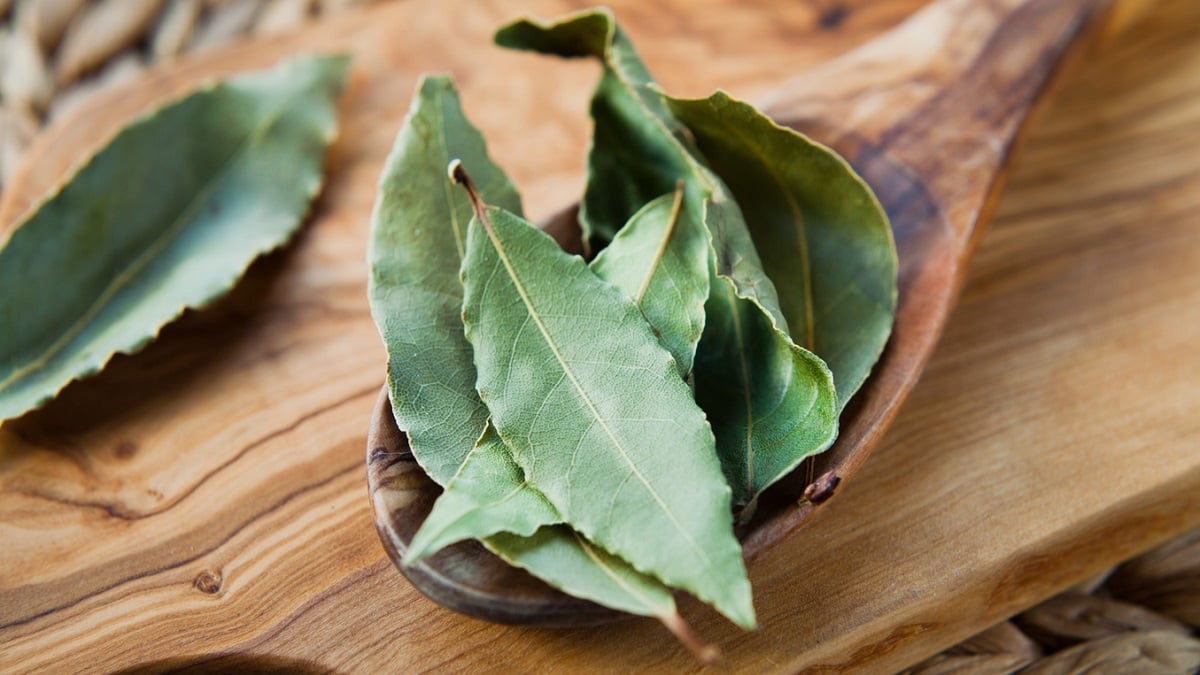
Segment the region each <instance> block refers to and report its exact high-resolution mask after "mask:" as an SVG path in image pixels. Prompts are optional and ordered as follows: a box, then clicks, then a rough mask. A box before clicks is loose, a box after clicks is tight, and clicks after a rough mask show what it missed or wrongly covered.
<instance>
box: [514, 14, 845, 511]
mask: <svg viewBox="0 0 1200 675" xmlns="http://www.w3.org/2000/svg"><path fill="white" fill-rule="evenodd" d="M497 42H498V43H500V44H502V45H505V46H510V47H522V48H527V49H533V50H536V51H540V52H546V53H552V54H560V55H563V56H581V55H591V56H597V57H599V58H602V59H604V60H605V65H606V69H605V74H604V76H603V77H602V81H601V84H600V86H598V87H597V90H596V94H595V95H594V97H593V102H592V111H593V115H596V120H595V138H594V139H593V141H592V149H591V155H590V156H589V162H590V164H589V173H588V185H587V192H588V194H596V195H597V199H601V198H602V196H603V195H608V194H616V195H617V198H616V202H617V203H626V202H628V205H627V206H626V207H625V208H629V207H631V206H632V204H633V203H634V201H636V198H640V197H638V196H636V195H634V194H633V193H628V192H626V193H622V192H621V190H620V189H619V188H620V185H621V183H622V182H637V181H642V180H646V178H645V176H657V178H654V179H653V180H650V181H649V183H648V185H649V186H650V187H651V188H656V187H659V186H660V185H661V184H662V183H664V182H667V181H679V180H683V181H684V182H685V183H686V184H687V185H688V186H689V189H688V190H686V191H685V197H686V198H685V210H686V211H688V212H690V213H703V214H704V224H705V226H706V227H707V230H708V234H709V236H710V238H711V241H710V249H711V253H710V255H711V265H712V266H713V270H714V272H715V278H712V279H711V280H710V282H709V289H710V291H709V292H710V296H709V298H708V303H707V304H706V306H705V311H706V312H708V311H710V309H712V308H715V311H717V312H720V313H721V316H720V317H718V320H717V321H715V322H712V319H711V317H710V318H706V319H705V320H706V322H712V325H711V326H706V327H705V328H704V331H705V336H704V337H701V339H700V342H699V344H698V346H697V354H696V362H697V364H700V363H704V364H706V365H705V367H706V368H713V369H714V372H713V374H712V375H711V376H707V377H706V376H703V375H701V374H700V373H697V374H696V382H697V391H696V396H697V400H698V401H699V403H700V405H701V406H702V407H703V408H704V410H705V412H706V413H708V415H709V417H710V419H712V420H714V432H715V434H716V438H717V451H718V454H719V455H720V458H721V464H722V467H723V469H724V471H725V474H726V478H727V480H729V482H730V484H731V485H732V486H733V488H734V501H735V503H736V504H738V505H739V506H745V505H751V504H753V500H754V498H755V496H757V495H758V494H759V493H760V492H761V491H762V490H763V489H765V488H766V487H767V486H769V485H770V484H771V483H773V482H774V481H776V480H778V479H779V478H781V477H782V476H783V475H785V474H786V472H787V470H789V468H791V467H795V466H797V465H798V464H799V463H800V462H801V461H802V460H803V459H804V458H806V457H809V456H811V455H813V454H815V453H818V452H821V451H822V450H824V449H826V448H828V447H829V445H830V444H831V443H832V442H833V439H834V438H835V437H836V435H837V415H836V402H837V399H836V395H835V393H834V391H833V386H834V385H833V380H832V379H831V378H830V376H829V371H828V369H826V368H824V367H822V366H821V364H819V363H818V361H819V359H816V358H814V357H813V356H812V354H809V353H807V352H805V351H804V350H801V349H797V348H796V346H795V345H794V344H792V342H791V340H790V337H789V335H788V333H787V330H788V328H787V321H786V320H785V318H784V315H783V311H782V309H781V308H780V305H779V300H778V296H777V294H776V288H775V285H774V284H773V283H772V281H771V279H770V278H769V277H768V275H767V274H766V272H765V271H764V269H763V265H762V263H761V261H760V259H759V254H758V251H757V249H756V248H755V245H754V242H753V240H752V238H751V236H750V231H749V229H748V228H747V226H746V223H745V220H744V218H743V215H742V211H741V208H740V207H739V205H738V203H737V202H736V201H735V200H734V199H733V195H732V194H731V193H730V191H729V189H728V188H727V187H726V186H725V184H724V182H723V181H722V180H721V179H720V177H718V176H717V175H716V174H714V173H713V172H712V171H711V170H710V169H709V168H708V167H707V166H705V165H704V164H703V163H702V162H701V161H700V159H699V155H700V153H699V152H698V151H697V150H696V149H695V147H694V146H693V145H692V144H691V143H690V142H689V141H688V140H687V139H688V138H689V137H690V132H687V133H683V132H681V131H680V130H683V129H686V127H684V126H683V124H682V123H681V122H680V121H679V120H678V119H677V118H676V117H675V115H674V113H673V112H671V110H670V109H669V108H668V107H667V103H666V100H665V98H664V97H663V94H662V93H661V92H660V91H659V90H658V89H657V88H656V87H655V85H654V83H653V81H652V80H651V79H650V76H649V74H648V73H647V72H646V69H645V67H644V66H643V65H642V64H641V62H640V61H639V60H638V57H637V54H636V52H634V50H633V48H632V46H631V45H630V44H629V43H628V40H627V39H626V38H624V36H623V34H622V33H621V32H620V29H619V28H617V27H616V25H615V23H614V22H613V19H612V16H611V14H609V13H608V12H607V11H606V10H592V11H588V12H582V13H579V14H574V15H569V16H567V17H566V18H564V19H562V20H560V21H558V22H554V23H549V24H544V23H537V22H532V21H529V20H522V21H517V22H514V23H512V24H509V26H507V27H505V28H501V29H500V31H499V32H498V33H497ZM601 46H603V48H601ZM597 113H599V114H597ZM614 148H616V149H615V150H614ZM602 151H603V152H602ZM606 152H607V153H612V152H620V153H621V154H620V156H619V157H616V158H614V159H613V161H612V164H611V166H609V165H607V164H605V163H604V162H597V160H596V157H597V156H600V157H605V156H607V155H605V154H604V153H606ZM585 200H586V197H585ZM592 217H595V213H592ZM619 237H620V235H618V238H619ZM614 243H615V242H614ZM610 247H611V244H610ZM606 252H607V249H605V252H602V253H601V256H604V255H605V253H606ZM730 290H732V293H730V292H729V291H730ZM731 301H732V302H734V303H735V304H736V305H738V307H737V308H736V309H735V310H733V311H729V303H730V302H731ZM755 312H757V313H758V314H760V315H762V316H761V317H756V316H753V313H755ZM735 319H739V320H735ZM652 323H653V320H652ZM656 327H658V326H656ZM749 349H755V350H756V351H755V352H754V353H751V352H749V351H747V350H749ZM831 401H832V403H833V405H834V408H835V410H834V414H832V415H830V414H829V402H831ZM805 402H810V403H811V407H809V406H808V405H805V406H804V407H803V408H793V407H791V406H798V405H801V404H802V403H805ZM789 416H791V417H792V418H794V419H797V420H801V421H803V422H805V423H807V424H811V425H813V426H812V427H811V428H806V427H800V426H797V425H796V424H793V423H791V421H790V419H789ZM760 417H765V418H764V419H760ZM748 479H749V480H748ZM752 510H753V509H752V507H751V508H749V509H747V510H745V511H744V512H743V513H744V515H749V513H751V512H752Z"/></svg>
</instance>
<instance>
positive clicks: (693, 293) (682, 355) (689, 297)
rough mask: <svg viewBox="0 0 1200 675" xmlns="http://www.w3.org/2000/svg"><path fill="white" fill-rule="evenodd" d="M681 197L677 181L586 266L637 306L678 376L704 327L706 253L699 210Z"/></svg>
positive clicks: (684, 372)
mask: <svg viewBox="0 0 1200 675" xmlns="http://www.w3.org/2000/svg"><path fill="white" fill-rule="evenodd" d="M684 201H685V200H684V187H683V184H682V183H681V184H680V185H679V186H678V187H677V188H676V189H675V192H674V194H667V195H663V196H662V197H659V198H658V199H655V200H653V201H651V202H650V203H648V204H646V205H645V206H644V207H642V209H641V210H640V211H638V212H637V213H635V214H633V216H632V217H631V218H630V219H629V223H628V224H627V225H625V226H624V227H622V228H621V230H620V231H619V232H618V233H617V236H616V237H614V238H613V241H612V243H611V244H609V245H608V246H607V247H606V248H605V249H604V250H603V251H601V252H600V254H599V255H598V256H596V259H595V260H593V261H592V263H591V268H592V271H594V272H595V273H596V274H597V275H599V276H600V278H602V279H604V280H605V281H607V282H609V283H610V284H613V285H615V286H616V287H617V288H619V289H620V290H621V292H623V293H624V294H625V296H626V297H628V298H630V299H632V300H633V302H634V304H636V305H637V306H638V307H639V308H640V309H641V310H642V314H643V315H645V317H646V320H647V321H649V322H650V325H651V327H653V328H654V333H655V335H657V336H658V338H659V341H660V342H661V343H662V345H663V347H665V348H666V349H667V351H669V352H671V356H672V357H674V359H675V363H676V365H677V366H678V367H679V374H680V376H681V377H684V378H687V377H690V375H691V372H692V362H693V360H694V359H695V356H696V343H698V342H699V341H700V335H701V333H702V332H703V331H704V302H705V299H706V298H707V297H708V253H709V252H708V234H707V231H706V230H705V228H704V220H703V218H704V216H703V213H702V212H700V213H697V212H695V211H694V210H692V209H689V208H687V207H686V206H685V204H684Z"/></svg>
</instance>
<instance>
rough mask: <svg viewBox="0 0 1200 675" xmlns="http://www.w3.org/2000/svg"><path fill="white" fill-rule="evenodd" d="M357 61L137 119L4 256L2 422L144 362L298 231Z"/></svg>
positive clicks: (235, 81) (236, 84)
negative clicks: (119, 361) (84, 381)
mask: <svg viewBox="0 0 1200 675" xmlns="http://www.w3.org/2000/svg"><path fill="white" fill-rule="evenodd" d="M347 66H348V60H347V59H346V58H344V57H309V58H302V59H296V60H293V61H290V62H288V63H285V64H283V65H280V66H278V67H276V68H273V69H271V70H268V71H264V72H260V73H253V74H249V75H243V76H240V77H236V78H231V79H229V80H227V81H224V82H219V83H217V84H214V85H212V86H210V87H207V88H205V89H202V90H200V91H198V92H196V93H194V94H192V95H190V96H187V97H186V98H183V99H181V100H179V101H177V102H175V103H172V104H169V105H167V106H165V107H163V108H161V109H159V110H158V111H156V112H154V113H152V114H150V115H148V116H146V117H144V118H142V119H140V120H138V121H136V122H134V123H132V124H131V125H130V126H128V127H126V128H125V129H124V130H123V131H121V132H120V133H119V134H117V136H116V137H115V138H113V140H112V141H110V142H109V144H108V145H107V146H105V147H104V148H103V149H102V150H100V151H99V152H98V153H97V154H96V155H95V156H94V157H92V158H91V159H90V160H89V161H88V162H87V163H86V164H85V165H84V166H83V168H81V169H80V170H79V171H78V172H77V173H76V174H75V175H74V176H72V177H71V178H70V180H69V181H68V182H67V183H66V184H65V185H63V186H62V187H61V188H60V189H59V191H58V192H57V193H56V194H54V195H53V196H51V197H50V198H49V199H47V200H46V201H45V202H44V203H42V204H41V205H40V206H39V207H38V208H37V209H36V210H35V211H34V212H33V213H32V214H31V215H29V216H28V217H27V218H26V219H25V221H24V222H23V223H22V224H21V225H20V226H19V227H18V228H17V229H16V230H15V231H14V232H13V234H12V236H11V237H10V238H9V240H8V241H7V242H6V243H5V244H4V245H3V248H2V249H0V324H2V325H3V326H4V330H3V331H0V420H3V419H7V418H11V417H14V416H17V415H20V414H21V413H23V412H25V411H27V410H29V409H31V408H34V407H36V406H38V405H40V404H42V403H44V402H45V401H47V400H49V399H50V398H52V397H53V396H54V395H55V394H56V393H57V392H58V391H59V390H60V389H62V388H63V387H64V386H65V385H66V384H67V383H69V382H70V381H72V380H74V379H76V378H79V377H83V376H85V375H89V374H92V373H95V372H97V371H98V370H100V369H101V368H102V367H103V366H104V365H105V364H106V363H107V362H108V360H109V359H110V358H111V357H112V356H113V355H114V354H116V353H118V352H132V351H135V350H137V349H139V348H140V347H142V346H143V345H145V344H146V343H147V342H149V341H150V340H151V339H153V338H154V336H155V335H157V333H158V331H159V329H160V328H161V327H162V326H163V324H165V323H167V322H169V321H171V320H172V319H174V318H175V317H177V316H179V314H181V313H182V312H183V310H184V309H186V308H189V307H201V306H204V305H206V304H208V303H209V302H211V301H213V300H214V299H216V298H217V297H218V296H220V295H221V294H223V293H225V292H226V291H227V290H229V288H231V287H232V286H233V285H234V283H235V282H236V281H237V279H238V278H239V277H241V275H242V273H243V272H244V271H245V269H246V267H247V266H248V265H249V264H250V262H251V261H252V260H254V258H256V257H258V256H259V255H260V254H262V253H264V252H266V251H269V250H272V249H274V248H277V247H279V246H280V245H282V244H283V243H284V242H285V241H287V239H288V238H289V237H290V236H291V235H292V233H293V232H295V230H296V228H297V227H298V226H299V225H300V223H301V222H302V219H303V217H304V215H305V213H306V212H307V210H308V207H309V203H310V202H311V200H312V198H313V197H314V196H315V195H316V193H317V190H318V189H319V188H320V185H321V177H322V176H321V163H322V157H323V154H324V150H325V148H326V147H327V146H328V144H329V142H330V141H331V140H332V139H333V136H334V133H335V130H336V115H335V109H334V100H335V99H336V97H337V94H338V92H339V91H340V89H341V85H342V81H343V79H344V76H345V72H346V69H347Z"/></svg>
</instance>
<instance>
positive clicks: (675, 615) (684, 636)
mask: <svg viewBox="0 0 1200 675" xmlns="http://www.w3.org/2000/svg"><path fill="white" fill-rule="evenodd" d="M658 620H659V621H661V622H662V625H664V626H666V627H667V630H669V631H671V633H672V634H674V635H675V639H677V640H679V642H680V644H682V645H683V646H684V647H687V649H688V651H690V652H691V653H692V655H693V656H695V657H696V659H697V660H698V661H700V663H703V664H704V665H706V666H715V665H717V664H718V663H721V662H722V661H723V660H724V658H723V657H722V655H721V650H720V649H718V648H717V647H716V646H714V645H710V644H707V643H705V642H704V641H703V640H701V639H700V638H699V637H698V636H697V635H696V634H695V633H694V632H692V627H691V626H689V625H688V624H687V622H686V621H684V620H683V617H681V616H679V612H675V611H672V612H669V613H666V614H660V615H658Z"/></svg>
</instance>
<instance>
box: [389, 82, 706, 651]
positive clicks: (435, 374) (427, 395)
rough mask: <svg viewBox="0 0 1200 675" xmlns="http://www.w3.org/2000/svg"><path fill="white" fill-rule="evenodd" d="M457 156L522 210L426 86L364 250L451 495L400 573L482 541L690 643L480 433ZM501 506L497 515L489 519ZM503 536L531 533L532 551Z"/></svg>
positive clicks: (492, 438) (419, 438) (482, 419)
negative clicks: (462, 271) (452, 169)
mask: <svg viewBox="0 0 1200 675" xmlns="http://www.w3.org/2000/svg"><path fill="white" fill-rule="evenodd" d="M460 157H461V158H465V159H466V160H467V161H471V162H473V163H474V165H475V166H477V167H478V172H479V174H480V175H481V176H482V177H483V178H482V183H481V188H480V189H481V190H482V193H483V195H484V196H486V197H487V198H488V199H491V200H494V201H496V202H497V203H499V204H502V205H504V206H506V207H508V208H510V209H514V210H517V211H518V212H519V210H520V198H519V196H518V195H517V192H516V189H515V188H514V187H513V185H512V183H511V181H509V179H508V178H507V176H505V174H504V172H503V171H502V170H501V169H500V168H499V167H497V166H496V165H495V164H494V163H492V161H491V159H490V158H489V157H488V154H487V147H486V144H485V142H484V139H483V136H482V135H481V134H480V133H479V131H478V129H476V128H475V127H474V125H472V124H471V122H470V121H469V120H468V119H467V118H466V116H465V114H464V113H463V110H462V106H461V103H460V101H459V97H458V93H457V91H456V90H455V88H454V84H453V82H452V81H451V80H450V78H448V77H440V76H433V77H426V78H424V79H422V81H421V82H420V83H419V84H418V87H417V93H416V95H415V96H414V98H413V104H412V106H411V108H410V111H409V113H408V115H407V116H406V118H405V120H404V123H403V125H402V128H401V130H400V132H399V133H398V134H397V137H396V142H395V144H394V146H393V148H392V150H391V153H390V154H389V155H388V159H387V161H386V163H385V167H384V170H383V174H382V175H381V177H380V184H379V191H378V195H377V198H376V202H375V205H374V208H373V211H372V216H371V224H372V227H371V239H370V242H369V244H368V259H369V261H370V266H371V273H370V282H369V298H370V304H371V313H372V316H373V317H374V318H375V321H376V324H377V326H378V327H379V331H380V334H381V336H382V338H383V340H384V343H385V345H386V347H387V352H388V390H389V395H390V397H391V401H392V409H393V414H394V415H395V418H396V421H397V423H398V425H399V426H400V427H401V428H402V429H404V430H405V432H406V433H407V434H408V437H409V443H410V447H412V448H413V451H414V455H415V456H416V457H417V459H418V462H419V463H420V464H421V465H422V467H423V468H425V470H426V472H427V473H428V474H429V475H430V477H431V478H433V480H434V481H436V482H438V483H439V484H441V485H444V486H445V487H446V489H445V491H444V492H443V493H442V495H441V496H440V497H439V499H438V500H437V502H436V503H435V505H434V509H433V511H432V512H431V513H430V515H429V516H428V517H427V518H426V520H425V522H424V523H422V526H421V528H420V529H419V530H418V532H417V534H416V536H414V538H413V541H412V542H411V547H410V550H409V553H408V556H409V557H408V558H407V559H406V561H405V562H406V563H407V564H413V563H415V562H416V561H417V560H418V559H419V558H420V556H421V555H422V554H428V553H432V552H433V551H436V550H437V549H438V548H440V547H442V546H445V545H448V544H450V543H452V542H453V541H457V540H460V539H462V538H481V539H482V542H483V544H484V546H486V547H487V548H488V549H489V550H491V551H492V552H493V553H495V554H496V555H498V556H500V557H501V558H502V559H504V560H505V561H507V562H508V563H510V564H512V565H515V566H518V567H521V568H523V569H525V570H527V571H529V572H530V573H532V574H533V575H534V576H537V577H539V578H541V579H543V580H545V581H546V582H547V583H549V584H551V585H552V586H554V587H556V588H559V589H561V590H563V591H565V592H567V593H570V594H572V595H575V596H577V597H581V598H584V599H587V600H591V601H593V602H596V603H599V604H602V605H605V606H608V607H613V608H616V609H620V610H623V611H627V612H631V613H634V614H639V615H643V616H655V617H658V618H659V619H660V620H661V621H662V622H663V623H664V624H665V625H667V626H668V628H671V629H672V630H673V631H675V632H676V633H677V634H679V635H681V636H686V635H687V634H688V633H687V631H686V625H685V624H683V623H682V620H681V619H679V617H678V614H677V613H676V611H675V605H674V600H673V599H672V597H671V592H670V590H669V589H668V588H667V587H666V586H664V585H663V584H662V583H661V582H659V581H658V580H656V579H654V578H653V577H650V576H647V575H643V574H641V573H639V572H637V571H636V570H634V569H633V568H631V567H630V566H629V565H628V564H627V563H624V562H623V561H621V560H620V559H618V558H616V557H614V556H612V555H610V554H607V553H605V552H603V551H600V550H599V549H597V548H596V547H594V546H592V545H591V544H590V543H588V542H587V541H586V540H584V539H583V538H582V537H578V536H576V534H575V533H573V531H572V530H570V528H567V527H547V526H548V525H552V524H554V523H558V522H561V520H562V517H561V516H560V515H559V514H558V513H557V510H555V509H554V508H553V506H551V505H550V504H549V503H548V502H547V501H546V500H545V498H544V497H543V496H542V495H541V494H540V493H539V492H537V490H536V489H534V488H533V487H532V486H530V485H529V483H528V482H527V481H526V480H525V477H524V472H523V470H522V469H520V467H519V466H517V465H516V464H515V462H514V461H513V459H512V457H511V453H510V452H509V450H508V448H507V446H506V445H504V444H503V441H502V440H500V439H499V438H498V436H497V435H496V434H495V432H494V430H492V429H491V427H490V425H489V424H488V422H487V420H488V416H489V413H488V410H487V407H486V406H485V405H484V404H483V402H482V401H481V400H480V398H479V395H478V393H477V392H476V390H475V377H476V373H475V364H474V361H473V359H472V348H471V346H470V344H469V343H468V342H467V340H466V336H465V334H464V332H463V326H462V297H463V289H462V283H461V281H460V280H459V267H460V264H461V258H462V255H463V253H464V249H465V245H466V225H467V223H468V222H469V220H470V217H471V215H470V214H471V205H470V202H469V200H468V199H467V197H466V196H465V195H464V194H462V192H461V191H460V190H458V189H457V188H455V187H454V186H453V185H452V184H451V183H450V182H449V181H448V180H447V178H446V176H445V167H446V165H447V164H449V162H450V160H451V159H456V158H460ZM481 434H482V435H481ZM477 440H478V441H479V442H478V443H476V441H477ZM473 448H474V449H475V450H474V451H473V450H472V449H473ZM479 450H483V451H482V452H480V451H479ZM497 494H499V495H501V497H502V499H501V500H500V502H501V503H500V504H499V506H503V507H505V508H495V507H497V506H498V504H497V499H496V498H495V495H497ZM506 495H511V496H510V497H508V498H507V499H503V497H504V496H506ZM511 531H518V532H522V533H526V532H530V531H532V532H533V536H534V537H535V541H529V542H527V541H525V539H524V538H523V537H521V536H518V535H513V534H509V532H511ZM631 588H632V589H633V591H632V592H631V591H630V589H631ZM681 627H682V628H681ZM681 639H682V638H681Z"/></svg>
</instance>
